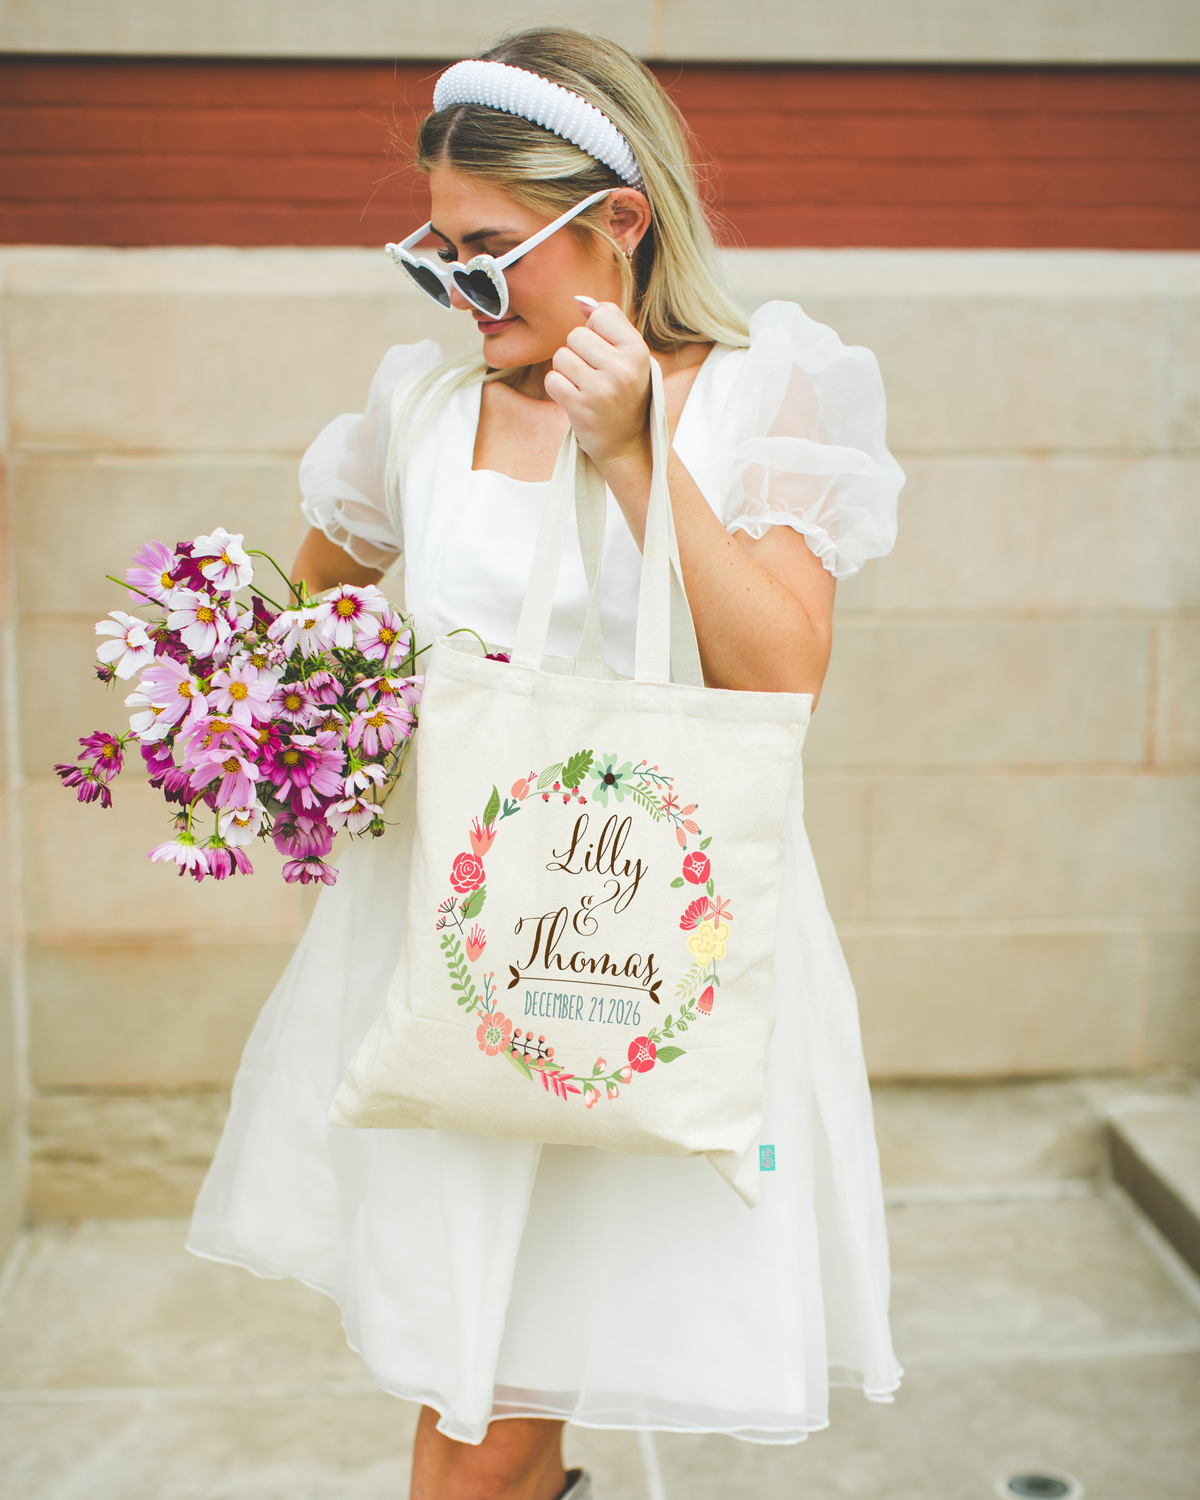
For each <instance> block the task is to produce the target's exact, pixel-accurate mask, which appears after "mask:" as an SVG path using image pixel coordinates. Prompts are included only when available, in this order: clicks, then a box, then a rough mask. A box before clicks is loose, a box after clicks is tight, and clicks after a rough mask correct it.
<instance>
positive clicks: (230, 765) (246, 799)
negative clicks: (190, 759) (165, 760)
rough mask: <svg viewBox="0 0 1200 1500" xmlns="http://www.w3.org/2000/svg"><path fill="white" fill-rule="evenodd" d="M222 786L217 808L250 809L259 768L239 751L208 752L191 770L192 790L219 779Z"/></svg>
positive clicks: (218, 793)
mask: <svg viewBox="0 0 1200 1500" xmlns="http://www.w3.org/2000/svg"><path fill="white" fill-rule="evenodd" d="M218 776H219V777H220V778H221V784H220V786H218V787H217V789H216V792H215V794H214V795H215V798H216V803H217V806H218V807H248V806H249V805H250V803H251V802H253V801H254V800H255V793H256V790H257V788H256V787H255V784H254V783H255V782H256V781H257V780H258V767H257V766H256V765H255V764H254V762H253V761H252V760H247V758H246V756H245V754H244V753H243V752H241V751H238V750H230V749H214V750H209V751H207V752H205V754H204V756H203V757H202V758H201V760H200V762H199V764H197V765H196V766H195V767H194V768H193V769H192V787H193V790H195V791H199V790H200V788H201V787H205V786H208V784H209V783H210V782H212V781H215V780H216V779H217V777H218Z"/></svg>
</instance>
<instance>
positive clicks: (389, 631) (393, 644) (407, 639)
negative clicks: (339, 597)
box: [354, 609, 412, 666]
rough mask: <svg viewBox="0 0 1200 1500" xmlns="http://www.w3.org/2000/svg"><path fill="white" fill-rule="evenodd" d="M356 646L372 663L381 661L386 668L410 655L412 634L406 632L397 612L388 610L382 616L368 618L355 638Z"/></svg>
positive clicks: (369, 616)
mask: <svg viewBox="0 0 1200 1500" xmlns="http://www.w3.org/2000/svg"><path fill="white" fill-rule="evenodd" d="M354 644H355V645H356V646H357V647H358V649H359V650H360V651H361V652H362V654H363V655H364V656H366V657H369V658H370V660H371V661H381V662H383V663H384V665H385V666H386V665H387V664H388V663H390V662H391V661H392V660H396V661H400V660H402V659H403V658H404V657H405V656H406V655H407V654H408V648H409V647H410V646H411V645H412V633H411V631H408V630H405V628H404V622H403V620H401V618H400V616H399V615H398V614H397V613H396V612H395V610H393V609H387V610H384V612H383V614H381V615H368V616H367V618H366V619H365V620H364V621H363V622H362V626H361V628H360V629H359V631H358V634H357V635H356V636H355V637H354Z"/></svg>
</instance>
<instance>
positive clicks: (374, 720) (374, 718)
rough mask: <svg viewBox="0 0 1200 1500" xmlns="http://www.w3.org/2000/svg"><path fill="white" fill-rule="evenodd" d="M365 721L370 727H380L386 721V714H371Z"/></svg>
mask: <svg viewBox="0 0 1200 1500" xmlns="http://www.w3.org/2000/svg"><path fill="white" fill-rule="evenodd" d="M367 723H368V724H369V725H370V726H371V728H372V729H382V728H383V726H384V725H385V724H386V723H387V714H383V713H379V714H372V715H371V717H370V718H369V719H368V720H367Z"/></svg>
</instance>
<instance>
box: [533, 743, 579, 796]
mask: <svg viewBox="0 0 1200 1500" xmlns="http://www.w3.org/2000/svg"><path fill="white" fill-rule="evenodd" d="M591 766H592V752H591V751H590V750H576V752H575V754H574V755H572V757H571V758H570V760H569V761H568V762H567V763H566V765H565V766H564V767H563V773H562V784H563V786H565V787H566V788H567V790H568V791H570V792H573V791H574V790H575V789H576V787H577V786H578V785H579V783H580V782H581V781H582V780H583V778H584V777H585V776H586V775H587V773H588V771H589V770H591ZM538 784H539V785H541V783H540V782H539V783H538Z"/></svg>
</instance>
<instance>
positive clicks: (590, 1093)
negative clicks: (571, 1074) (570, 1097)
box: [583, 1083, 600, 1109]
mask: <svg viewBox="0 0 1200 1500" xmlns="http://www.w3.org/2000/svg"><path fill="white" fill-rule="evenodd" d="M599 1097H600V1090H599V1089H594V1088H593V1087H592V1086H591V1084H590V1083H585V1084H584V1086H583V1102H584V1103H585V1104H586V1105H587V1107H588V1108H589V1109H591V1107H592V1105H593V1104H595V1102H596V1100H597V1099H599Z"/></svg>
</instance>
